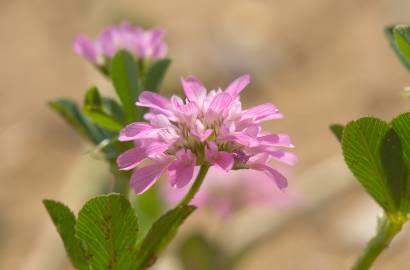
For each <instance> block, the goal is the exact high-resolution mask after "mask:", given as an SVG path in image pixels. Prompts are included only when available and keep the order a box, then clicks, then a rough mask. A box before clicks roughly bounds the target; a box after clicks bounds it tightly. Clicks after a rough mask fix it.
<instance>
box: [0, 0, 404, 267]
mask: <svg viewBox="0 0 410 270" xmlns="http://www.w3.org/2000/svg"><path fill="white" fill-rule="evenodd" d="M408 14H410V4H409V3H408V2H407V1H405V0H394V1H393V0H373V1H370V0H361V1H357V0H346V1H335V0H334V1H329V0H298V1H293V2H289V1H284V0H278V1H250V0H249V1H245V0H237V1H233V0H232V1H216V0H208V1H196V2H195V3H193V1H187V0H175V1H129V0H120V1H115V2H114V1H108V0H101V1H96V0H94V1H79V0H72V1H51V0H31V1H28V0H26V1H23V0H16V1H7V0H3V1H0V32H1V34H2V42H1V43H0V56H1V59H2V68H1V71H2V76H1V77H0V89H1V90H0V98H1V101H2V105H1V106H0V149H1V152H2V154H1V155H0V157H1V158H0V161H1V162H0V181H1V184H2V188H1V189H0V205H1V206H2V207H1V209H0V269H19V268H20V267H22V265H23V261H24V257H25V256H26V255H27V254H29V253H30V252H32V250H33V246H34V242H35V241H36V240H37V239H38V233H39V232H40V231H41V230H43V229H44V227H45V226H48V227H49V229H50V230H52V229H53V228H52V227H51V224H49V223H47V222H46V221H47V217H46V213H45V211H44V209H43V208H42V205H41V203H40V201H41V199H42V198H44V197H52V198H59V197H60V196H61V194H62V193H63V192H64V190H63V187H64V179H65V178H66V175H67V174H68V173H69V170H70V169H71V168H72V166H73V164H74V163H75V162H76V160H78V158H79V157H80V156H83V155H84V153H85V151H86V149H87V146H85V145H84V144H83V142H82V140H81V138H79V137H78V136H77V135H76V134H75V133H74V132H73V131H71V129H70V128H69V127H68V126H66V125H65V124H64V123H63V122H62V121H60V119H59V118H58V117H57V116H55V115H54V114H53V113H51V112H50V111H49V110H48V109H47V108H46V106H45V104H46V101H47V100H48V99H51V98H53V97H59V96H70V97H73V98H74V99H76V100H81V98H82V94H83V93H84V91H85V89H86V88H87V87H88V86H90V85H91V84H94V83H95V82H96V81H97V84H98V85H103V86H104V85H105V84H104V81H103V79H102V78H101V77H100V76H99V75H98V74H97V73H96V72H95V71H94V70H92V68H91V67H89V66H88V65H87V64H86V63H84V61H82V60H81V59H80V58H79V57H77V56H76V55H74V53H73V52H72V50H71V42H72V40H73V38H74V36H75V35H76V34H77V33H79V32H84V33H87V34H89V35H93V34H96V33H97V32H98V29H100V28H101V27H103V26H104V25H106V24H109V23H112V22H115V21H119V20H121V19H122V18H125V19H130V20H132V21H134V22H137V23H140V24H143V25H160V26H163V27H164V28H165V29H166V31H167V41H168V43H169V45H170V55H171V56H172V58H173V60H174V62H173V66H172V71H171V73H170V74H169V75H168V77H167V79H166V86H167V88H166V89H167V91H168V93H171V92H173V91H179V90H178V89H179V87H178V78H179V77H180V76H183V75H187V74H194V75H197V76H198V77H200V78H203V80H204V81H206V84H207V85H209V86H212V85H214V86H215V85H221V86H224V85H226V84H227V83H228V82H229V81H230V80H231V79H233V78H234V77H235V76H237V75H239V74H242V73H251V75H252V76H253V83H252V85H251V87H250V88H249V89H248V90H247V93H246V94H245V97H244V100H246V103H247V105H248V106H251V105H255V104H257V103H260V102H265V101H266V100H270V101H272V102H273V103H274V104H276V105H277V106H278V107H279V108H280V109H281V111H282V112H283V113H284V114H285V115H286V118H285V119H284V120H281V121H278V122H275V123H272V124H271V125H270V126H269V128H271V129H272V130H275V131H281V132H286V133H289V134H291V135H292V137H293V138H294V143H295V145H296V146H297V153H298V154H299V156H300V160H301V161H300V164H299V165H298V166H297V168H296V169H295V171H294V176H293V179H292V180H291V183H290V188H292V185H293V184H292V181H294V182H297V181H303V179H299V178H298V176H299V175H301V174H302V173H303V172H305V171H307V170H309V167H310V166H312V165H314V164H317V163H318V162H320V161H322V160H325V159H327V158H329V157H331V156H333V155H337V154H339V152H340V150H339V147H338V144H337V143H336V141H335V140H334V138H333V137H332V135H331V134H330V133H329V132H328V130H327V126H328V124H329V123H331V122H342V123H345V122H346V121H348V120H350V119H353V118H357V117H360V116H365V115H375V116H378V117H381V118H384V119H390V118H391V117H393V116H394V115H396V114H398V113H399V112H402V111H406V110H408V106H409V103H408V101H407V100H405V99H404V98H403V96H402V95H401V89H402V87H403V86H405V85H409V77H408V74H407V73H406V71H405V70H404V68H403V67H402V66H401V65H400V64H399V62H398V61H397V59H396V58H395V56H394V54H393V53H392V52H391V50H390V49H389V46H388V43H387V42H386V40H385V38H384V36H383V32H382V29H383V27H384V26H385V25H386V24H390V23H393V22H400V21H410V16H409V15H408ZM321 181H332V179H321ZM313 192H320V189H318V190H315V191H313ZM366 200H367V198H366V197H365V196H364V194H363V192H362V191H361V190H360V189H359V188H357V186H355V187H352V189H351V190H348V191H346V193H344V194H342V195H340V196H338V197H337V198H334V199H332V200H329V201H328V203H327V204H326V205H323V206H322V207H320V208H318V209H316V211H313V212H310V213H307V214H306V215H303V216H301V217H299V218H297V219H295V220H293V221H292V222H291V223H289V224H288V225H286V226H284V227H283V228H282V229H281V230H280V233H277V234H275V235H274V236H272V237H271V238H269V239H268V240H267V241H266V243H265V244H263V245H262V246H261V247H260V248H258V249H257V250H255V251H254V252H253V253H252V254H250V255H249V256H248V257H247V258H245V260H244V263H243V265H242V266H241V267H240V269H255V268H257V269H273V268H272V266H275V269H276V267H277V268H278V269H346V268H347V267H348V266H349V265H350V264H351V262H352V260H353V259H354V257H355V255H356V254H357V252H358V250H360V245H362V244H363V243H362V242H361V241H357V242H355V241H353V240H354V239H353V240H352V239H351V238H352V236H349V235H346V230H349V232H350V229H351V228H355V227H356V226H358V225H356V224H355V222H353V221H354V220H360V217H355V218H356V219H354V218H353V217H352V215H350V213H351V212H354V211H353V210H354V209H357V208H359V209H360V205H368V204H369V205H372V203H371V202H366ZM351 210H352V211H351ZM346 220H347V221H350V222H347V221H346ZM352 220H353V221H352ZM338 224H345V225H346V226H340V225H338ZM353 231H354V230H353ZM402 238H403V239H404V240H402V241H397V243H395V244H394V246H393V247H392V248H391V249H390V250H389V251H388V252H387V253H386V254H385V255H384V260H383V262H381V264H380V265H378V268H377V267H376V269H407V268H409V267H410V264H409V262H408V260H406V256H407V257H408V256H409V251H408V250H409V248H410V243H409V240H406V239H409V234H408V233H407V232H405V233H404V234H403V236H402ZM295 256H298V259H295Z"/></svg>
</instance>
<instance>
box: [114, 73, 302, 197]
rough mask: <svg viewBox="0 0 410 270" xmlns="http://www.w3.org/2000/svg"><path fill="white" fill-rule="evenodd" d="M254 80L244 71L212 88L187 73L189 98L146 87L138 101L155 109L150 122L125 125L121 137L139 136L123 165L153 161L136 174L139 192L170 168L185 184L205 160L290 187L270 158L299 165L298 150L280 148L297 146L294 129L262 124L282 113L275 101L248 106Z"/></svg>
mask: <svg viewBox="0 0 410 270" xmlns="http://www.w3.org/2000/svg"><path fill="white" fill-rule="evenodd" d="M249 82H250V77H249V76H248V75H244V76H241V77H239V78H238V79H236V80H234V81H233V82H232V83H231V84H230V85H229V86H228V87H227V88H226V89H225V90H222V89H217V90H212V91H209V92H207V90H206V89H205V87H204V86H203V84H202V83H201V82H200V81H199V80H197V79H196V78H194V77H187V78H183V79H182V80H181V83H182V88H183V90H184V92H185V95H186V99H185V100H182V99H181V98H180V97H178V96H175V95H174V96H172V97H171V99H170V100H169V99H166V98H164V97H162V96H161V95H159V94H156V93H154V92H149V91H145V92H142V93H141V94H140V96H139V99H138V102H137V103H136V104H137V105H138V106H142V107H147V108H149V109H150V110H149V112H147V113H146V114H145V116H144V117H145V119H146V120H147V121H149V123H146V122H136V123H132V124H130V125H128V126H127V127H125V128H124V129H123V130H121V132H120V135H119V140H120V141H133V142H134V143H135V147H134V148H132V149H130V150H128V151H126V152H124V153H123V154H121V155H120V156H119V157H118V160H117V163H118V166H119V168H120V169H121V170H130V169H133V168H135V167H136V166H137V165H138V164H140V163H141V162H142V161H144V160H150V161H151V164H149V165H147V166H145V167H142V168H138V169H136V170H135V172H134V173H133V174H132V176H131V186H132V188H133V190H134V191H135V193H137V194H141V193H143V192H144V191H146V190H147V189H148V188H149V187H150V186H152V185H153V184H154V183H155V181H156V180H158V179H159V177H160V176H161V175H162V174H163V173H164V172H165V171H167V172H168V179H169V181H170V183H171V185H172V186H173V187H176V188H182V187H184V186H185V185H187V184H188V183H189V182H190V181H191V179H192V178H193V176H194V173H195V171H196V170H195V169H196V167H197V166H201V165H205V164H206V165H209V166H214V167H217V168H220V169H222V170H225V171H230V170H239V169H252V170H257V171H261V172H264V173H265V174H267V175H268V176H269V177H270V178H271V179H272V180H273V181H274V183H276V185H277V186H278V187H279V189H283V188H286V187H287V179H286V178H285V177H284V176H283V175H282V174H281V173H279V172H278V171H277V170H275V169H274V168H273V167H271V166H270V165H269V162H270V160H271V159H276V160H278V161H281V162H283V163H285V164H288V165H294V164H295V163H296V161H297V156H296V155H295V154H293V153H290V152H287V151H285V150H283V149H279V148H278V147H287V148H292V147H293V145H292V143H291V141H290V138H289V136H288V135H286V134H271V133H267V132H264V131H263V130H262V127H261V122H263V121H266V120H272V119H279V118H282V114H281V113H280V112H279V111H278V109H277V108H276V107H275V106H274V105H272V104H270V103H266V104H262V105H259V106H255V107H252V108H249V109H246V110H243V109H242V105H241V102H240V99H239V94H240V93H241V91H242V90H243V89H244V88H245V87H246V86H247V85H248V84H249ZM255 184H256V183H255Z"/></svg>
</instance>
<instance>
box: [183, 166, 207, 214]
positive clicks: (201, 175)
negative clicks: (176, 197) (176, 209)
mask: <svg viewBox="0 0 410 270" xmlns="http://www.w3.org/2000/svg"><path fill="white" fill-rule="evenodd" d="M208 170H209V165H207V164H204V165H202V166H201V169H200V170H199V173H198V176H197V177H196V179H195V182H194V183H193V184H192V186H191V189H190V190H189V191H188V193H187V194H186V195H185V197H184V198H183V199H182V200H181V201H180V202H179V204H178V206H185V205H188V204H189V203H190V202H191V200H192V199H193V198H194V196H195V194H196V193H197V192H198V190H199V188H200V187H201V185H202V182H203V181H204V179H205V176H206V173H207V172H208Z"/></svg>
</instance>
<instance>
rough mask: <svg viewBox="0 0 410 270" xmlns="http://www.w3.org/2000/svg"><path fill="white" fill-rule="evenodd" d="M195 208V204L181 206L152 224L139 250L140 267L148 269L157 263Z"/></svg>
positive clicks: (138, 262)
mask: <svg viewBox="0 0 410 270" xmlns="http://www.w3.org/2000/svg"><path fill="white" fill-rule="evenodd" d="M195 209H196V207H195V206H179V207H177V208H175V209H173V210H171V211H169V212H167V213H165V214H164V215H163V216H162V217H160V218H159V219H158V220H157V221H156V222H155V223H154V225H152V227H151V229H150V231H149V232H148V234H147V236H146V237H145V239H144V241H143V242H142V243H141V245H140V248H139V251H138V257H137V265H138V269H146V268H148V267H150V266H151V265H152V264H154V263H155V261H156V260H157V257H158V255H159V253H160V252H161V251H162V250H163V249H164V248H165V247H166V246H167V245H168V243H169V242H170V241H171V240H172V239H173V238H174V236H175V234H176V232H177V230H178V228H179V227H180V226H181V224H182V223H183V222H184V220H185V219H186V218H187V217H188V216H189V215H190V214H191V213H192V212H193V211H194V210H195Z"/></svg>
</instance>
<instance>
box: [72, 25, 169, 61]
mask: <svg viewBox="0 0 410 270" xmlns="http://www.w3.org/2000/svg"><path fill="white" fill-rule="evenodd" d="M162 36H163V31H162V30H161V29H159V28H154V29H151V30H147V31H145V30H144V29H142V28H140V27H133V26H131V25H130V24H129V23H128V22H123V23H121V24H120V25H118V26H111V27H108V28H106V29H105V30H104V31H102V32H101V33H100V34H99V35H98V37H97V39H96V40H95V41H92V40H90V39H89V38H88V37H86V36H83V35H80V36H78V37H77V38H76V39H75V41H74V50H75V51H76V52H77V53H78V54H79V55H81V56H82V57H84V58H85V59H86V60H88V61H89V62H91V63H93V64H95V65H103V64H104V63H105V59H107V58H108V59H111V58H112V57H113V56H114V54H115V53H116V52H117V51H118V50H120V49H126V50H128V51H129V52H130V53H132V54H133V55H134V56H135V57H136V58H150V59H159V58H163V57H165V55H166V53H167V46H166V44H165V43H164V42H163V41H162Z"/></svg>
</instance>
